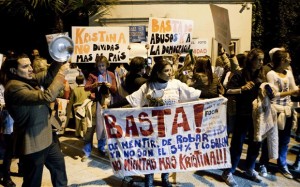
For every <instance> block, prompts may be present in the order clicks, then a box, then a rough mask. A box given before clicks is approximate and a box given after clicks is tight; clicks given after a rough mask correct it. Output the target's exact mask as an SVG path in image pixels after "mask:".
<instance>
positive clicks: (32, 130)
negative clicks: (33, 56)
mask: <svg viewBox="0 0 300 187" xmlns="http://www.w3.org/2000/svg"><path fill="white" fill-rule="evenodd" d="M67 69H68V64H65V65H63V66H62V65H61V63H57V62H54V63H52V65H51V66H50V67H49V69H48V71H47V72H46V71H43V72H40V73H38V74H34V73H33V69H32V67H31V62H30V59H29V58H28V56H27V55H21V56H18V57H17V58H11V59H7V60H6V62H4V64H3V66H2V68H1V74H2V75H4V74H5V76H3V77H2V78H3V79H1V83H3V84H4V85H5V93H4V97H5V102H6V106H7V109H8V111H9V113H10V115H11V116H12V118H13V119H14V150H15V153H16V154H18V156H19V157H20V159H21V160H22V162H23V172H24V174H23V177H24V178H23V185H22V186H23V187H29V186H30V187H35V186H36V187H40V186H41V182H42V176H43V168H44V165H45V166H46V167H47V168H48V169H49V170H50V173H51V179H52V185H53V186H67V175H66V168H65V161H64V157H63V154H62V152H61V150H60V147H59V140H58V138H57V136H56V133H55V132H53V130H52V126H51V123H50V111H51V110H50V108H49V104H50V103H51V102H53V101H55V99H56V97H57V96H58V94H59V93H60V91H61V90H62V89H63V88H64V84H63V82H64V78H65V72H66V71H65V70H67Z"/></svg>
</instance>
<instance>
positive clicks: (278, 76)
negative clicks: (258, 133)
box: [260, 50, 299, 179]
mask: <svg viewBox="0 0 300 187" xmlns="http://www.w3.org/2000/svg"><path fill="white" fill-rule="evenodd" d="M272 60H273V64H274V67H273V70H271V71H269V72H268V73H267V81H268V82H269V83H272V84H273V85H274V87H275V88H276V93H277V94H276V95H275V97H274V99H272V104H273V105H274V106H275V107H276V109H277V114H278V115H279V113H282V112H281V109H283V110H284V111H286V109H288V110H289V111H290V112H289V113H290V114H291V115H286V116H285V117H286V118H285V119H286V120H285V123H284V120H278V128H279V130H278V135H279V154H278V159H277V165H278V168H279V171H280V172H281V173H282V174H283V175H284V176H285V177H286V178H289V179H292V178H293V176H292V174H291V173H290V171H289V170H288V167H287V162H286V157H287V152H288V144H289V142H290V136H291V128H292V118H293V117H292V111H291V107H290V106H291V96H292V95H299V88H298V87H297V86H296V84H295V80H294V76H293V74H292V72H291V71H290V70H288V67H289V66H290V62H291V58H290V54H289V53H288V52H287V51H285V50H278V51H276V52H275V53H274V54H273V58H272ZM280 108H281V109H280ZM283 113H285V114H286V112H283ZM280 115H281V114H280ZM280 121H281V122H283V123H281V122H280ZM280 124H281V125H280ZM263 146H266V145H265V144H264V145H263ZM267 151H268V149H266V148H263V149H262V156H261V159H260V164H261V167H262V166H263V167H264V169H265V173H266V172H267V171H266V167H265V166H266V165H267V164H268V153H267Z"/></svg>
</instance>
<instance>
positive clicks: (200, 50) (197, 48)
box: [191, 39, 208, 56]
mask: <svg viewBox="0 0 300 187" xmlns="http://www.w3.org/2000/svg"><path fill="white" fill-rule="evenodd" d="M191 49H193V54H194V55H196V56H205V55H208V39H193V40H192V43H191Z"/></svg>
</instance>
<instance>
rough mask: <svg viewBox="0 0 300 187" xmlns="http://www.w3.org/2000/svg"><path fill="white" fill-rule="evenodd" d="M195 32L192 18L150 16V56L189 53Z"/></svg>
mask: <svg viewBox="0 0 300 187" xmlns="http://www.w3.org/2000/svg"><path fill="white" fill-rule="evenodd" d="M192 32H193V21H192V20H179V19H170V18H153V17H151V18H149V26H148V44H149V56H166V55H167V56H169V55H172V54H174V53H188V51H189V49H190V47H191V39H192Z"/></svg>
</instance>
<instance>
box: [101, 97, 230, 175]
mask: <svg viewBox="0 0 300 187" xmlns="http://www.w3.org/2000/svg"><path fill="white" fill-rule="evenodd" d="M226 103H227V99H226V98H215V99H208V100H199V101H195V102H189V103H181V104H178V105H175V106H162V107H147V108H126V109H125V108H120V109H107V110H104V111H103V118H104V124H105V128H106V135H107V145H108V150H109V158H110V161H111V164H112V168H113V171H114V173H115V174H118V175H119V176H123V177H124V176H131V175H139V174H149V173H165V172H180V171H194V170H204V169H218V168H228V167H231V161H230V154H229V147H228V137H227V131H226V129H227V128H226Z"/></svg>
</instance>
